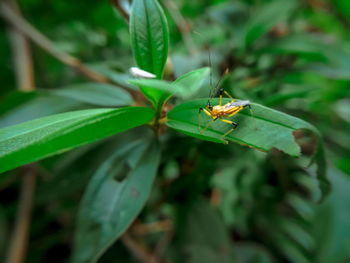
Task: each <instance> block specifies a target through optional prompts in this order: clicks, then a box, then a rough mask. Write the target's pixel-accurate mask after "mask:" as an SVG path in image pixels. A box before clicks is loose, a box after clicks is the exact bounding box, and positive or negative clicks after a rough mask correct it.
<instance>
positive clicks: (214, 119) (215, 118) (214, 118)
mask: <svg viewBox="0 0 350 263" xmlns="http://www.w3.org/2000/svg"><path fill="white" fill-rule="evenodd" d="M211 117H212V116H211ZM212 118H213V120H212V121H211V122H210V123H209V124H208V126H207V127H205V128H204V130H203V131H201V133H200V134H202V133H203V132H204V131H205V130H206V129H208V128H209V126H210V125H212V124H213V122H214V121H216V120H217V119H218V117H212Z"/></svg>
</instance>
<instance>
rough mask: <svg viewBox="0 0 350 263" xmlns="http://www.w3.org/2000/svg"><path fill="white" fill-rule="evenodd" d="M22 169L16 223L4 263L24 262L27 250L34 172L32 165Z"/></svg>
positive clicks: (34, 179)
mask: <svg viewBox="0 0 350 263" xmlns="http://www.w3.org/2000/svg"><path fill="white" fill-rule="evenodd" d="M24 169H26V170H27V171H25V174H24V175H23V181H22V186H21V196H20V200H19V205H18V210H17V216H16V223H15V227H14V231H13V233H12V236H11V239H10V242H9V249H8V254H7V258H6V261H5V262H6V263H21V262H24V259H25V256H26V250H27V240H28V229H29V223H30V214H31V209H32V201H33V195H34V190H35V181H36V173H35V170H34V168H33V167H30V166H26V167H25V168H24Z"/></svg>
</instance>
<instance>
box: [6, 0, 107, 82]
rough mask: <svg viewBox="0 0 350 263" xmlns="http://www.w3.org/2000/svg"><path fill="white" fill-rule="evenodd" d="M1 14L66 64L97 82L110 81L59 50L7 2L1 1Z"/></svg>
mask: <svg viewBox="0 0 350 263" xmlns="http://www.w3.org/2000/svg"><path fill="white" fill-rule="evenodd" d="M0 15H1V16H2V17H3V18H4V19H5V20H6V21H7V22H8V23H9V24H11V25H12V26H13V27H15V28H16V29H17V30H19V31H20V32H22V34H23V35H25V36H26V37H28V38H29V39H30V40H32V41H33V42H34V43H36V44H37V45H38V46H40V47H41V48H42V49H44V50H46V51H47V52H48V53H50V54H51V55H52V56H54V57H55V58H57V59H58V60H60V61H61V62H63V63H64V64H66V65H68V66H70V67H72V68H74V69H75V70H76V71H78V72H79V73H81V74H82V75H84V76H86V77H88V78H89V79H91V80H93V81H96V82H108V79H107V78H106V77H104V76H103V75H101V74H99V73H97V72H95V71H92V70H91V69H89V68H87V67H86V66H84V65H83V64H82V63H81V62H80V61H79V60H78V59H76V58H75V57H72V56H71V55H69V54H67V53H64V52H62V51H60V50H58V49H57V48H56V47H55V46H54V44H53V43H52V42H51V40H49V39H48V38H46V37H45V36H44V35H43V34H41V33H40V32H39V31H38V30H37V29H36V28H34V27H33V26H32V25H31V24H29V23H28V22H27V21H26V20H25V19H24V18H22V17H21V16H20V15H18V13H16V11H15V10H14V9H13V8H12V7H11V6H9V4H7V3H5V2H0Z"/></svg>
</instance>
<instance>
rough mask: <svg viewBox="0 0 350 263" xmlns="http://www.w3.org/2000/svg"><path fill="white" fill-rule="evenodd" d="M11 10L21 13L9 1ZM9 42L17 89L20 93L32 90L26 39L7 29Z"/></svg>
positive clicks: (32, 84)
mask: <svg viewBox="0 0 350 263" xmlns="http://www.w3.org/2000/svg"><path fill="white" fill-rule="evenodd" d="M9 5H11V6H12V8H13V10H14V11H15V12H17V14H18V15H19V16H21V11H20V9H19V7H18V4H17V2H16V1H15V0H11V1H9ZM8 35H9V40H10V43H11V45H12V51H13V61H14V66H15V73H16V80H17V87H18V89H19V90H21V91H32V90H34V74H33V63H32V54H31V50H30V45H29V42H28V40H27V39H26V37H25V36H24V35H23V34H22V33H21V32H19V31H18V30H16V29H14V28H13V27H10V28H9V33H8Z"/></svg>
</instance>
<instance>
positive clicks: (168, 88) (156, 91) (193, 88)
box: [128, 68, 210, 108]
mask: <svg viewBox="0 0 350 263" xmlns="http://www.w3.org/2000/svg"><path fill="white" fill-rule="evenodd" d="M209 71H210V69H209V68H200V69H197V70H193V71H191V72H189V73H187V74H184V75H183V76H181V77H179V78H178V79H176V80H175V81H174V82H172V83H171V82H167V81H163V80H157V79H131V80H128V82H129V83H131V84H134V85H136V86H138V87H139V88H140V90H141V91H142V93H143V94H144V95H145V97H146V98H147V99H148V100H149V101H151V103H152V104H153V106H154V107H155V108H157V107H159V106H163V104H164V103H165V102H166V101H167V100H168V99H169V98H170V97H171V96H172V95H174V94H175V95H177V96H179V97H181V98H183V99H188V98H190V97H191V96H193V95H194V94H195V93H196V92H197V91H198V90H199V88H200V87H201V86H202V84H203V81H204V80H205V78H206V76H207V75H208V74H209Z"/></svg>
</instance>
